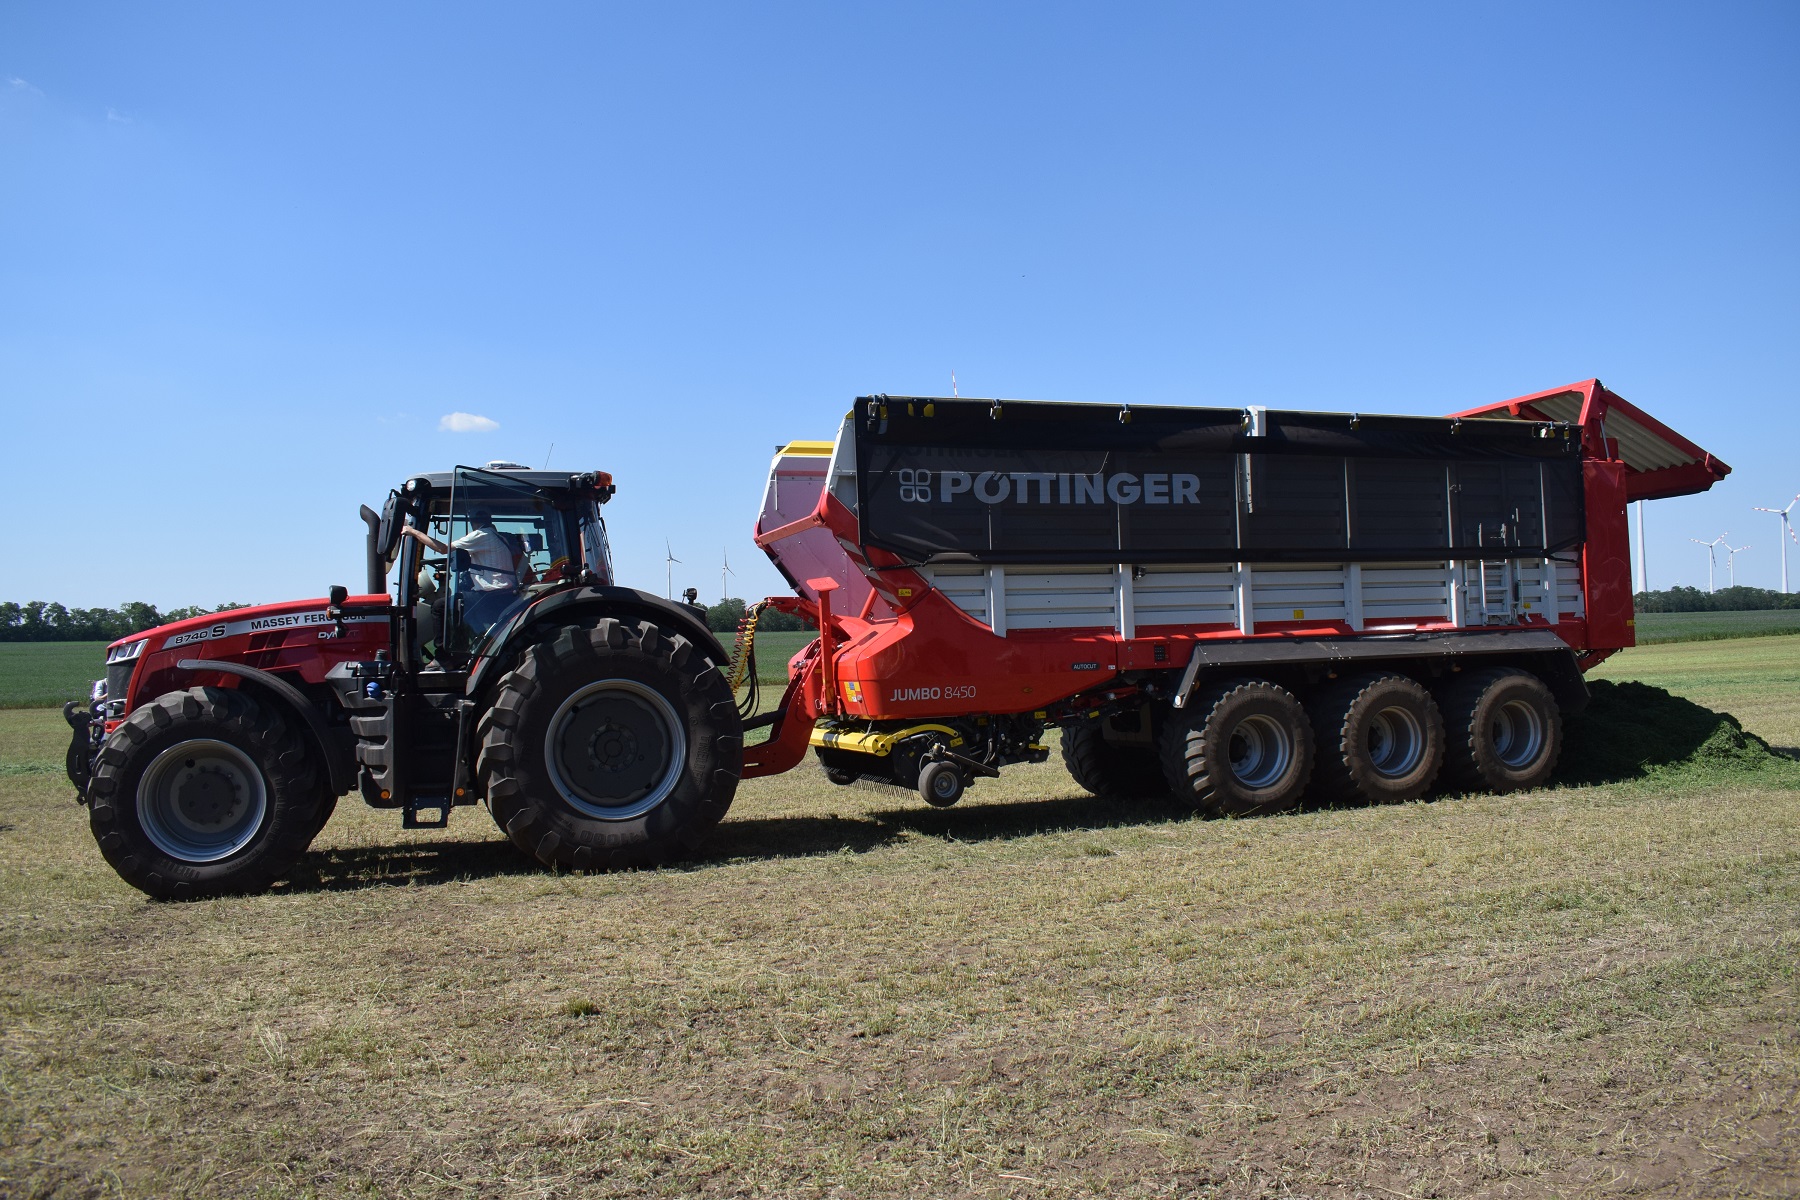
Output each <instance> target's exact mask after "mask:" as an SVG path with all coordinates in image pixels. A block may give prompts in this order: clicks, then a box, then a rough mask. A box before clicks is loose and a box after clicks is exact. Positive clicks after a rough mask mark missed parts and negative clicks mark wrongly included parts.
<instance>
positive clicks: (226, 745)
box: [137, 738, 269, 863]
mask: <svg viewBox="0 0 1800 1200" xmlns="http://www.w3.org/2000/svg"><path fill="white" fill-rule="evenodd" d="M268 811H269V789H268V785H267V784H266V783H264V781H263V774H262V771H261V770H259V769H258V768H257V765H256V763H255V762H254V761H252V760H251V758H250V756H249V755H248V754H245V753H244V752H243V751H242V750H240V749H238V748H237V747H236V746H233V745H232V744H231V743H230V742H221V741H218V740H216V739H213V738H198V739H195V740H194V741H191V742H180V743H178V744H176V745H174V746H170V747H169V748H168V749H167V750H164V751H163V752H162V753H161V754H158V755H157V756H156V757H155V759H153V760H152V761H151V763H150V766H149V768H148V769H146V770H145V771H144V774H143V777H142V778H141V779H139V780H138V788H137V812H138V826H139V827H140V828H141V829H143V831H144V836H145V837H147V838H149V839H150V843H151V844H152V845H153V846H155V847H156V848H157V849H158V850H161V851H162V852H163V853H164V854H166V855H168V856H169V857H170V858H173V859H179V860H180V861H182V862H190V863H209V862H217V861H219V860H220V859H222V858H230V857H231V856H232V855H233V854H236V853H237V852H238V851H239V850H242V849H243V848H244V847H245V846H248V845H249V844H250V843H251V842H252V841H253V840H255V838H256V835H257V833H258V831H260V830H261V829H262V826H263V818H264V817H265V816H266V815H267V813H268Z"/></svg>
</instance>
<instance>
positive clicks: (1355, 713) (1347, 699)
mask: <svg viewBox="0 0 1800 1200" xmlns="http://www.w3.org/2000/svg"><path fill="white" fill-rule="evenodd" d="M1306 707H1307V711H1308V712H1309V713H1310V714H1311V715H1312V723H1313V739H1314V745H1315V747H1316V754H1317V758H1316V761H1315V764H1314V766H1313V780H1312V786H1313V794H1314V795H1315V796H1317V797H1319V798H1320V799H1324V800H1338V801H1348V800H1354V799H1358V798H1361V799H1364V800H1369V801H1372V802H1374V803H1376V804H1398V803H1401V802H1403V801H1407V800H1417V799H1418V798H1419V797H1420V796H1423V795H1424V794H1425V792H1426V790H1427V789H1429V788H1430V787H1431V784H1432V781H1433V780H1435V779H1436V778H1437V774H1438V770H1439V768H1440V767H1442V765H1443V762H1444V720H1443V717H1442V716H1440V715H1439V713H1438V706H1437V702H1436V701H1434V700H1433V699H1432V698H1431V693H1430V692H1428V691H1426V690H1425V688H1424V686H1423V685H1422V684H1420V683H1419V682H1418V681H1417V680H1414V679H1408V678H1407V677H1406V676H1404V675H1361V676H1358V677H1356V678H1354V679H1344V680H1339V681H1338V682H1337V683H1335V684H1332V685H1330V686H1328V687H1325V688H1322V689H1321V690H1320V691H1318V692H1317V693H1315V694H1314V695H1313V696H1312V697H1311V698H1310V699H1309V700H1308V701H1307V705H1306Z"/></svg>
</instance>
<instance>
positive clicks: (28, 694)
mask: <svg viewBox="0 0 1800 1200" xmlns="http://www.w3.org/2000/svg"><path fill="white" fill-rule="evenodd" d="M104 674H106V643H105V642H0V708H44V707H48V706H50V705H56V706H57V707H61V706H62V703H63V701H65V700H79V699H81V698H82V697H84V696H86V695H87V694H88V689H89V688H91V687H93V686H94V680H96V679H98V678H100V677H101V676H102V675H104Z"/></svg>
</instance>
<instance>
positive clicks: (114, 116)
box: [106, 108, 131, 125]
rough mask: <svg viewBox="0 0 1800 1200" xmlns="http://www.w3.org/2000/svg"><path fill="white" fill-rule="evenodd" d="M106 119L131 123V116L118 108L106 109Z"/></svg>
mask: <svg viewBox="0 0 1800 1200" xmlns="http://www.w3.org/2000/svg"><path fill="white" fill-rule="evenodd" d="M106 119H107V120H109V121H117V122H118V123H119V124H121V125H129V124H131V118H130V117H128V116H126V115H125V114H124V113H122V112H120V111H119V110H118V109H116V108H108V109H107V110H106Z"/></svg>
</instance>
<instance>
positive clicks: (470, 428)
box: [438, 412, 500, 433]
mask: <svg viewBox="0 0 1800 1200" xmlns="http://www.w3.org/2000/svg"><path fill="white" fill-rule="evenodd" d="M498 428H500V422H498V421H492V420H489V419H488V418H487V417H478V416H476V415H475V414H474V413H466V412H453V413H450V414H449V415H448V416H445V417H441V418H439V420H438V432H439V433H492V432H494V430H496V429H498Z"/></svg>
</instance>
